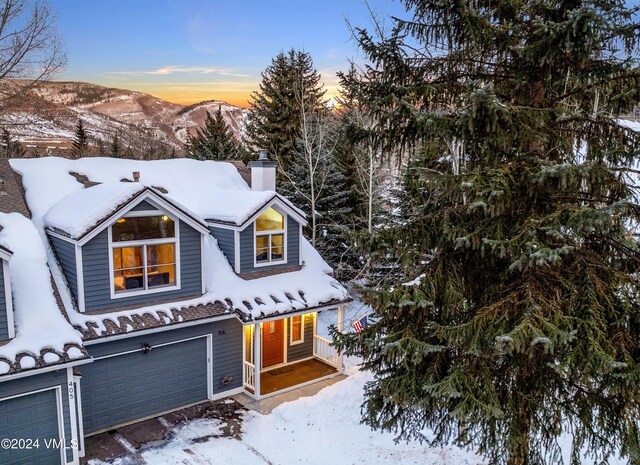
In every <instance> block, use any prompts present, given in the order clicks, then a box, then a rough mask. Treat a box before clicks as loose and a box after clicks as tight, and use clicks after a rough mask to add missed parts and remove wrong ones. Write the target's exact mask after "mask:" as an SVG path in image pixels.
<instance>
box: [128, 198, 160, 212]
mask: <svg viewBox="0 0 640 465" xmlns="http://www.w3.org/2000/svg"><path fill="white" fill-rule="evenodd" d="M157 209H158V208H157V207H156V206H154V205H151V204H150V203H149V202H147V201H146V200H143V201H142V202H140V203H139V204H138V205H136V206H135V207H133V208H132V209H131V211H132V212H137V211H149V210H157Z"/></svg>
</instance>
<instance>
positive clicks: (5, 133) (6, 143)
mask: <svg viewBox="0 0 640 465" xmlns="http://www.w3.org/2000/svg"><path fill="white" fill-rule="evenodd" d="M25 155H26V152H25V150H24V149H23V148H22V146H21V145H20V144H18V143H17V142H15V141H14V140H13V139H12V138H11V133H9V130H8V129H7V128H3V129H2V135H1V136H0V158H23V157H25Z"/></svg>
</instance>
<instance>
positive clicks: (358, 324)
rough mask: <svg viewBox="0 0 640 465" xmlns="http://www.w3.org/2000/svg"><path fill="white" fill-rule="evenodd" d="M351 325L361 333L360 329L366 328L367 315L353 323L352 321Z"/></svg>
mask: <svg viewBox="0 0 640 465" xmlns="http://www.w3.org/2000/svg"><path fill="white" fill-rule="evenodd" d="M351 326H353V329H355V331H356V333H359V332H360V331H362V330H363V329H364V328H366V327H367V315H364V316H363V317H362V318H360V319H359V320H356V321H354V322H353V323H351Z"/></svg>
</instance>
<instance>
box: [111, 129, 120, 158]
mask: <svg viewBox="0 0 640 465" xmlns="http://www.w3.org/2000/svg"><path fill="white" fill-rule="evenodd" d="M109 155H110V156H111V157H112V158H121V157H122V145H121V144H120V136H119V135H118V133H117V132H116V133H115V134H114V135H113V139H112V140H111V150H110V154H109Z"/></svg>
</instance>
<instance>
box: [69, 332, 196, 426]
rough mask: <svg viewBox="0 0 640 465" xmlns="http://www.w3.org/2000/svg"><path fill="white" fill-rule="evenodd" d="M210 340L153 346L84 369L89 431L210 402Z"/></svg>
mask: <svg viewBox="0 0 640 465" xmlns="http://www.w3.org/2000/svg"><path fill="white" fill-rule="evenodd" d="M206 342H207V339H206V338H198V339H193V340H190V341H185V342H178V343H175V344H170V345H166V346H160V347H153V348H152V349H151V350H150V351H148V352H147V353H143V352H142V351H137V352H133V353H129V354H124V355H117V356H114V357H108V358H104V359H98V360H96V361H94V362H93V363H90V364H88V365H85V366H84V367H82V370H81V372H82V379H81V381H80V389H81V391H82V419H83V423H84V434H91V433H93V432H96V431H100V430H104V429H108V428H111V427H113V426H116V425H121V424H122V423H127V422H130V421H133V420H137V419H139V418H143V417H147V416H150V415H154V414H156V413H160V412H164V411H167V410H171V409H174V408H178V407H182V406H184V405H187V404H193V403H196V402H200V401H203V400H206V399H207V344H206Z"/></svg>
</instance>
